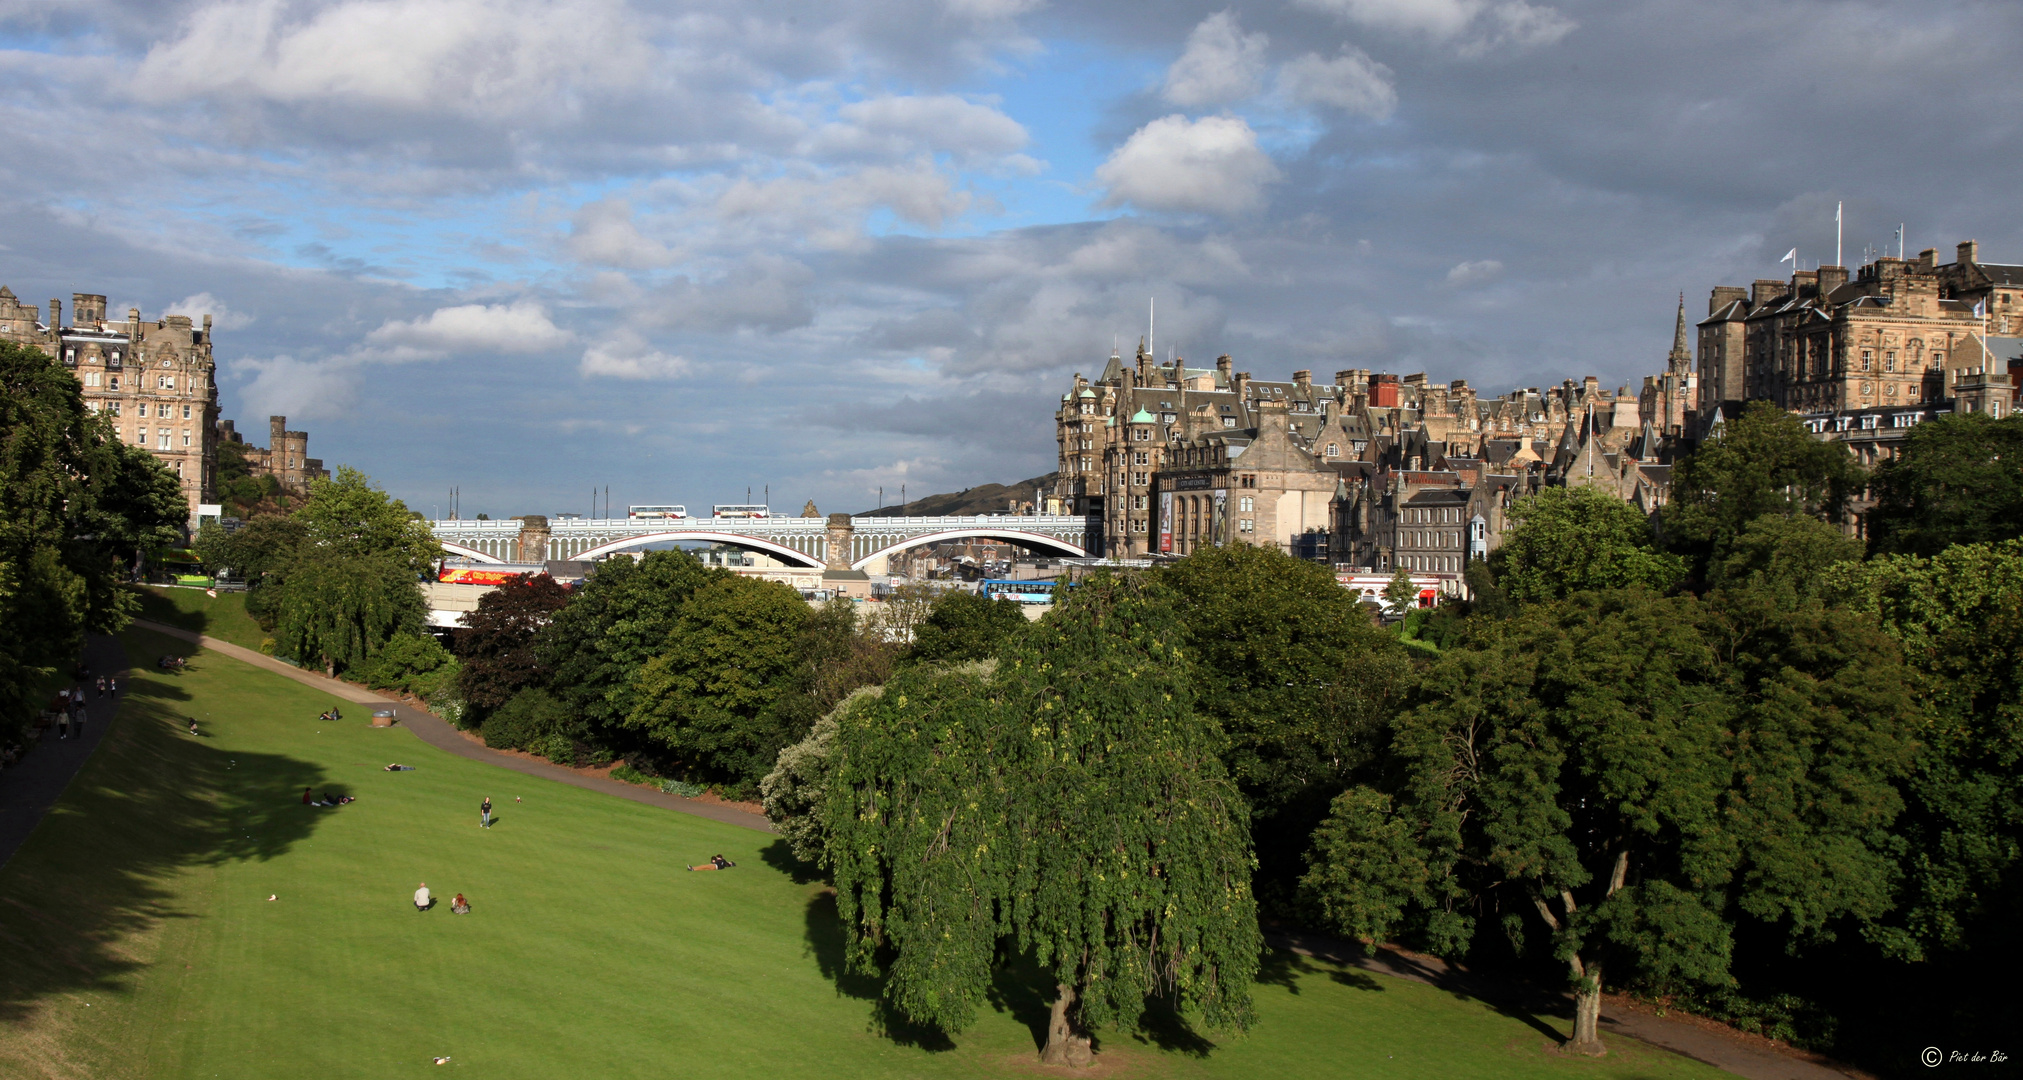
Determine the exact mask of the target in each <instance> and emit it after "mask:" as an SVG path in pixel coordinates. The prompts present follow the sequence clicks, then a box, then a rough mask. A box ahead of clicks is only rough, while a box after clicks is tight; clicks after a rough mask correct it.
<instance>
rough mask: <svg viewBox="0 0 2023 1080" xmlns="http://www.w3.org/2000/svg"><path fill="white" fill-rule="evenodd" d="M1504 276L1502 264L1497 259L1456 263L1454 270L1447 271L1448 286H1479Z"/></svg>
mask: <svg viewBox="0 0 2023 1080" xmlns="http://www.w3.org/2000/svg"><path fill="white" fill-rule="evenodd" d="M1502 275H1503V264H1502V263H1500V262H1497V261H1496V260H1495V259H1477V260H1474V261H1472V262H1464V263H1456V264H1455V265H1454V268H1453V269H1451V270H1449V271H1447V284H1449V285H1479V284H1481V283H1482V282H1485V281H1493V280H1495V279H1496V278H1498V277H1501V276H1502Z"/></svg>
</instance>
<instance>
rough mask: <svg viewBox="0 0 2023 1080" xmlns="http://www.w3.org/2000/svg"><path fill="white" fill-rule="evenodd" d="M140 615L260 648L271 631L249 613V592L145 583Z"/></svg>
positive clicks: (248, 646) (151, 619) (141, 592)
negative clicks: (213, 591) (213, 593)
mask: <svg viewBox="0 0 2023 1080" xmlns="http://www.w3.org/2000/svg"><path fill="white" fill-rule="evenodd" d="M139 592H140V598H141V609H140V617H141V618H143V619H148V620H150V621H152V622H158V623H166V624H168V625H169V626H174V627H179V628H181V629H184V630H195V631H197V632H198V633H201V634H205V635H208V636H210V637H214V638H217V639H218V640H220V641H229V642H231V643H232V644H234V645H243V646H245V647H246V648H248V649H253V650H256V651H257V650H258V649H259V648H260V642H261V641H263V640H265V639H266V637H267V633H266V631H264V630H261V629H260V624H259V623H257V622H254V621H253V617H252V616H251V615H248V614H246V594H245V593H243V592H221V593H219V594H218V595H217V596H216V597H212V596H210V595H209V594H207V593H205V592H204V590H202V589H169V588H162V587H159V586H145V587H143V588H141V589H140V590H139Z"/></svg>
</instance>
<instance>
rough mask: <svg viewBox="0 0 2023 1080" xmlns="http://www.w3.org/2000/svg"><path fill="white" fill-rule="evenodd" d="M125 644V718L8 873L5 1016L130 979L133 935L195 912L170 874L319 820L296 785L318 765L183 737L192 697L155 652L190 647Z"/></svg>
mask: <svg viewBox="0 0 2023 1080" xmlns="http://www.w3.org/2000/svg"><path fill="white" fill-rule="evenodd" d="M126 642H127V645H128V648H129V657H128V659H129V661H130V663H129V676H128V678H127V681H126V686H125V687H123V688H122V695H121V696H122V698H123V700H122V702H121V705H120V715H119V718H118V719H117V720H116V721H114V723H113V726H112V728H111V729H110V730H109V731H107V733H106V735H105V739H104V741H103V742H102V743H100V744H99V746H98V748H97V751H96V752H95V753H94V754H93V755H92V758H91V760H90V761H88V762H86V763H85V765H84V768H83V769H82V770H81V771H80V772H79V773H78V774H77V777H76V779H74V780H73V781H71V784H70V786H69V788H68V789H67V790H65V792H64V793H63V797H62V799H61V800H60V801H58V802H57V804H56V805H55V806H54V807H53V808H52V809H51V810H50V811H49V814H48V816H47V817H45V818H44V820H43V822H42V824H41V825H40V826H39V827H38V828H37V829H36V831H35V833H34V835H33V836H31V837H30V838H29V840H28V842H27V843H26V844H24V845H23V846H22V848H21V849H20V851H19V852H18V853H16V854H15V856H14V858H13V859H12V860H11V861H10V862H9V863H8V864H7V867H6V869H5V871H4V872H0V1021H5V1022H14V1023H18V1022H20V1021H22V1020H24V1019H26V1018H28V1017H30V1016H32V1015H33V1014H34V1013H35V1012H36V1011H37V1009H38V1007H39V1006H40V1005H41V1004H42V1003H43V1002H45V1001H47V1000H48V999H50V998H52V997H58V996H64V995H70V994H75V993H79V992H82V991H99V992H113V993H117V992H121V991H123V990H125V989H126V988H127V986H128V984H129V982H130V980H131V979H132V977H133V976H135V975H136V974H137V973H138V972H139V971H141V970H142V969H143V968H144V967H145V966H146V965H145V964H144V963H143V962H142V961H140V960H137V959H135V958H134V957H133V956H132V955H131V954H130V953H129V952H128V948H129V943H130V941H131V939H133V938H135V937H136V936H142V935H146V934H148V933H150V932H151V931H153V930H155V929H157V928H158V927H159V926H160V924H162V923H163V922H165V921H167V920H173V919H187V918H194V917H197V915H198V914H199V913H197V912H193V911H189V910H186V909H184V908H182V907H181V906H180V905H179V903H178V893H177V892H176V890H175V889H174V887H173V885H172V879H174V878H175V877H176V876H177V875H179V874H181V873H182V872H184V871H186V870H188V869H190V868H192V867H203V866H217V865H222V864H225V863H231V862H239V861H246V860H266V859H271V858H274V857H275V856H277V855H280V854H282V853H283V852H286V851H287V850H289V849H290V848H291V847H293V846H294V845H295V844H296V843H297V842H299V841H301V840H302V839H304V838H305V837H307V836H308V835H309V833H310V832H311V831H312V830H313V829H314V828H315V826H316V824H317V822H318V815H317V813H316V812H315V811H314V810H312V809H311V808H310V807H306V806H303V805H301V802H300V799H299V793H300V791H301V789H302V788H304V787H317V786H320V785H321V784H323V783H324V781H325V779H326V777H325V775H324V773H323V771H322V769H321V768H320V767H318V766H316V765H313V764H310V763H308V762H304V761H298V760H296V759H293V758H289V757H286V756H282V755H275V754H250V753H233V752H231V751H227V750H224V749H220V748H218V747H217V746H216V745H215V744H214V743H212V742H210V741H209V740H201V739H192V738H190V737H189V732H188V723H189V721H188V718H187V717H186V716H185V715H184V714H183V713H182V711H181V710H180V709H179V708H178V706H179V705H180V704H181V703H182V702H185V701H188V700H190V695H189V694H188V692H186V691H185V690H183V689H182V688H181V687H179V686H177V685H176V679H177V677H178V673H175V672H163V671H158V670H156V669H155V666H154V664H155V660H156V657H157V655H159V653H160V652H161V651H170V652H172V653H174V654H176V655H184V654H186V653H187V651H190V650H193V649H194V646H189V645H186V644H184V643H183V642H180V641H176V640H175V639H172V638H168V637H166V636H163V635H159V634H147V633H144V632H139V631H136V632H133V633H130V634H129V635H127V638H126Z"/></svg>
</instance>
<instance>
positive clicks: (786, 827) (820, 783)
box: [759, 514, 989, 868]
mask: <svg viewBox="0 0 2023 1080" xmlns="http://www.w3.org/2000/svg"><path fill="white" fill-rule="evenodd" d="M802 516H803V517H812V516H814V515H809V514H804V515H802ZM972 667H974V666H972ZM981 673H982V674H985V675H987V674H989V668H988V667H985V668H983V669H982V671H981ZM960 674H965V675H971V674H977V672H976V671H975V670H972V671H967V672H961V673H960ZM884 693H885V688H884V687H883V686H861V687H858V688H857V689H855V690H853V691H851V692H850V694H849V695H848V696H847V697H845V698H844V699H843V700H842V701H840V702H838V703H837V704H836V707H835V708H833V709H830V710H829V711H828V713H826V714H825V715H823V716H822V718H821V719H819V720H816V721H815V726H814V727H813V728H811V729H810V730H809V732H808V735H807V737H806V738H804V739H802V740H801V741H800V742H797V743H795V744H794V745H792V746H789V747H787V748H786V749H784V750H782V751H780V756H779V758H778V759H777V761H776V762H775V764H774V765H773V771H772V772H769V773H767V774H766V778H765V779H764V780H761V781H759V795H760V798H761V800H762V801H763V803H764V806H765V809H766V817H767V819H769V820H770V821H772V823H773V828H775V829H777V830H779V833H780V838H781V839H783V840H785V841H786V842H787V846H788V847H789V848H791V849H792V850H793V852H794V857H795V858H797V859H799V860H801V861H802V862H805V863H811V864H813V865H816V866H821V867H824V868H826V867H827V866H828V865H829V819H828V813H827V805H828V797H829V782H830V779H831V777H832V774H833V772H834V769H833V764H834V761H833V756H832V753H831V751H833V750H834V749H835V745H836V730H837V728H838V727H839V726H840V723H841V721H840V719H839V718H840V717H841V716H842V715H843V714H844V713H845V712H846V711H848V710H850V709H854V708H857V707H859V706H860V705H865V704H867V699H872V700H875V699H876V698H878V697H879V696H880V695H882V694H884Z"/></svg>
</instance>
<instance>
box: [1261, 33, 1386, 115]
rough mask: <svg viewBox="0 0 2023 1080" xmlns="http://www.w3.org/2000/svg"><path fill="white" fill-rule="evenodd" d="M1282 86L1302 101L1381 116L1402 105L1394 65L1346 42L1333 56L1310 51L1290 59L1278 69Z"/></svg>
mask: <svg viewBox="0 0 2023 1080" xmlns="http://www.w3.org/2000/svg"><path fill="white" fill-rule="evenodd" d="M1278 90H1279V93H1280V94H1282V95H1284V96H1285V97H1286V98H1287V99H1288V100H1290V101H1293V102H1296V103H1298V104H1301V105H1326V106H1329V107H1332V108H1336V109H1340V110H1342V111H1343V112H1346V113H1353V114H1355V115H1358V116H1367V117H1371V118H1372V119H1377V120H1381V119H1383V118H1384V117H1387V116H1389V115H1391V112H1392V110H1394V109H1396V108H1397V107H1398V91H1397V88H1396V87H1394V86H1393V85H1392V83H1391V69H1390V68H1387V67H1385V66H1384V65H1382V64H1380V63H1377V62H1376V61H1375V60H1372V59H1370V58H1369V56H1367V55H1366V54H1364V52H1363V51H1362V50H1361V49H1358V48H1355V47H1354V46H1351V45H1344V46H1342V53H1341V55H1340V56H1337V57H1335V58H1334V59H1332V60H1324V59H1322V58H1321V56H1320V54H1319V53H1308V54H1306V55H1305V56H1302V57H1300V58H1298V59H1297V60H1290V61H1287V62H1286V64H1285V65H1284V66H1283V67H1280V68H1279V70H1278Z"/></svg>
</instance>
